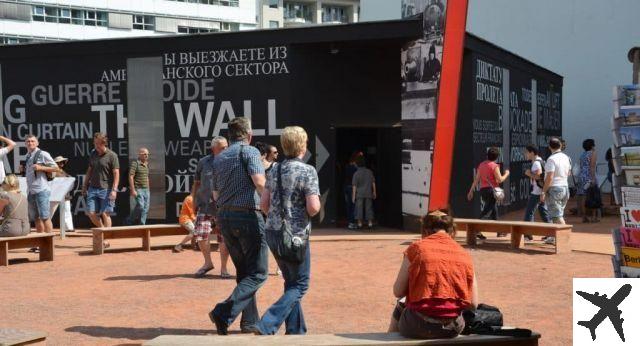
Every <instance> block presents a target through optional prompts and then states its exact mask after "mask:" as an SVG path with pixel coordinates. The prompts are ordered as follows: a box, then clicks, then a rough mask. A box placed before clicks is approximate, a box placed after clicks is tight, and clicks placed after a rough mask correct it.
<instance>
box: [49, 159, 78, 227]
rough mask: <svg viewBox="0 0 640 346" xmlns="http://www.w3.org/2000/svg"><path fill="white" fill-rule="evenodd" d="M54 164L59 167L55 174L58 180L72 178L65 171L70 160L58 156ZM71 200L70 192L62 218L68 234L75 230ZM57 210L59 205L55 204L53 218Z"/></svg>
mask: <svg viewBox="0 0 640 346" xmlns="http://www.w3.org/2000/svg"><path fill="white" fill-rule="evenodd" d="M53 162H55V163H56V165H58V171H56V172H55V173H54V174H55V177H56V178H71V175H69V173H67V172H66V171H65V167H66V166H67V164H68V163H69V159H68V158H66V157H63V156H56V157H54V158H53ZM74 181H75V178H74ZM71 199H72V196H71V191H69V192H67V194H66V195H65V196H64V215H63V216H62V218H63V220H64V223H65V228H66V232H73V231H74V230H73V213H71ZM61 203H62V202H61ZM57 208H58V205H57V204H55V205H54V207H53V209H52V210H51V215H52V216H53V215H54V214H55V213H56V209H57ZM60 210H63V208H60Z"/></svg>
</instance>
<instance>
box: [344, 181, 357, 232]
mask: <svg viewBox="0 0 640 346" xmlns="http://www.w3.org/2000/svg"><path fill="white" fill-rule="evenodd" d="M352 188H353V186H352V185H345V186H344V203H345V204H346V206H347V221H349V223H355V222H356V219H355V204H354V203H353V199H351V196H352V195H351V194H352V193H353V191H352Z"/></svg>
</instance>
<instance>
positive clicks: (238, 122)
mask: <svg viewBox="0 0 640 346" xmlns="http://www.w3.org/2000/svg"><path fill="white" fill-rule="evenodd" d="M228 129H229V132H228V133H229V137H230V139H231V145H230V146H229V148H228V149H227V150H225V151H224V152H222V153H221V154H219V155H218V156H217V157H216V159H215V162H214V174H213V196H214V198H215V199H216V203H217V205H218V218H217V219H218V222H219V224H220V230H221V231H222V235H223V238H224V242H225V244H226V245H227V248H228V249H229V254H230V255H231V260H232V261H233V264H234V265H235V267H236V282H237V285H236V287H235V288H234V290H233V292H231V295H230V296H229V297H228V298H227V299H225V300H224V301H222V302H220V303H218V304H217V305H216V306H215V308H214V309H213V310H211V312H209V318H210V319H211V321H212V322H213V323H214V324H215V326H216V330H217V333H218V334H219V335H226V334H228V331H227V329H228V327H229V325H231V323H233V321H234V320H235V319H236V318H237V317H238V315H239V314H240V313H241V312H242V318H241V320H240V329H241V330H243V331H246V330H247V328H250V327H251V326H254V325H255V324H256V323H257V322H258V320H259V315H258V306H257V304H256V296H255V295H256V292H257V291H258V289H259V288H260V287H261V286H262V285H263V284H264V282H265V280H266V279H267V275H268V268H267V266H268V264H267V261H268V256H269V253H268V247H267V242H266V238H265V234H264V218H263V215H262V212H261V211H260V209H259V208H260V207H259V204H260V198H259V194H261V193H262V190H263V189H264V184H265V175H264V167H263V166H262V161H261V160H260V152H259V151H258V149H256V148H254V147H252V146H250V145H249V143H251V138H252V130H251V121H250V120H249V119H248V118H244V117H237V118H234V119H233V120H231V121H230V122H229V124H228Z"/></svg>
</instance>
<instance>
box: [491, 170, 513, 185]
mask: <svg viewBox="0 0 640 346" xmlns="http://www.w3.org/2000/svg"><path fill="white" fill-rule="evenodd" d="M509 173H510V172H509V170H508V169H506V170H505V171H504V174H500V166H496V169H495V170H494V171H493V175H494V176H495V177H496V181H497V182H498V184H502V182H503V181H505V180H507V177H509Z"/></svg>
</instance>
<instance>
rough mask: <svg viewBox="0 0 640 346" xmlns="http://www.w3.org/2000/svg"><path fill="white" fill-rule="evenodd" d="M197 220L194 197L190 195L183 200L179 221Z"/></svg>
mask: <svg viewBox="0 0 640 346" xmlns="http://www.w3.org/2000/svg"><path fill="white" fill-rule="evenodd" d="M189 221H191V222H195V221H196V212H195V209H193V197H191V195H188V196H187V197H186V198H185V199H184V201H182V208H180V217H179V218H178V222H179V223H180V224H183V223H187V222H189Z"/></svg>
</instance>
